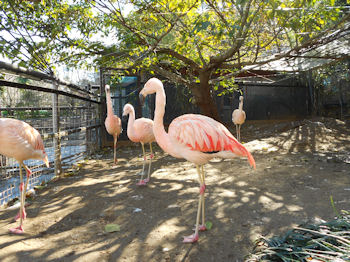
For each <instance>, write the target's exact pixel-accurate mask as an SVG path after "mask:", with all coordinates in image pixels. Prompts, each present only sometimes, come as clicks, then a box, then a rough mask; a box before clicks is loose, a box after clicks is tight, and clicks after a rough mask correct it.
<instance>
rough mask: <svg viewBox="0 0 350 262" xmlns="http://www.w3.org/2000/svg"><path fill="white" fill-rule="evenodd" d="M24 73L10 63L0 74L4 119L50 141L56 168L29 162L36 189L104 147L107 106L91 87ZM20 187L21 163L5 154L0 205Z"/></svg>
mask: <svg viewBox="0 0 350 262" xmlns="http://www.w3.org/2000/svg"><path fill="white" fill-rule="evenodd" d="M2 65H3V64H2V63H0V70H1V69H3V67H2ZM18 71H19V69H18V68H17V69H13V70H12V68H9V66H8V65H7V66H6V71H3V70H1V71H0V76H1V79H0V117H3V118H4V117H6V118H15V119H18V120H22V121H24V122H26V123H28V124H30V125H31V126H32V127H34V128H36V129H37V130H38V131H39V133H40V134H41V137H42V139H43V141H44V146H45V151H46V152H47V154H48V158H49V162H50V167H49V168H47V167H46V166H45V165H44V163H43V162H42V161H39V160H27V161H24V163H25V164H26V165H27V166H28V167H29V168H30V169H31V170H32V172H33V173H32V175H31V176H30V178H29V181H28V188H27V190H31V189H33V188H34V186H36V185H40V184H43V183H46V182H47V181H49V180H51V179H52V178H53V177H55V176H63V174H64V171H65V170H66V169H68V168H71V167H72V165H73V164H75V163H77V161H80V160H83V159H84V157H85V156H87V155H89V154H91V153H92V152H94V151H95V150H96V149H99V148H100V146H101V140H100V133H101V120H100V116H101V114H100V111H101V108H100V105H101V102H100V97H99V95H98V94H95V93H93V92H92V91H91V90H89V89H88V88H81V87H79V86H75V85H72V84H68V83H67V84H66V83H64V82H62V81H59V80H57V79H50V77H48V76H45V75H43V74H42V75H41V73H39V72H34V73H27V72H18ZM38 76H39V77H38ZM0 146H1V145H0ZM25 179H26V178H25ZM18 186H19V164H18V163H17V161H16V160H14V159H11V158H7V157H5V156H3V155H0V205H3V204H5V203H7V202H8V201H10V200H12V199H14V198H15V197H17V196H19V188H18Z"/></svg>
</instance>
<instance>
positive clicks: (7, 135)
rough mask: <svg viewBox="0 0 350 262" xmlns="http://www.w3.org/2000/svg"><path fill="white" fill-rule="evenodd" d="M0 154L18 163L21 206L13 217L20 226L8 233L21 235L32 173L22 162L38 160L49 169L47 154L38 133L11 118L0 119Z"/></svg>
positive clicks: (25, 124)
mask: <svg viewBox="0 0 350 262" xmlns="http://www.w3.org/2000/svg"><path fill="white" fill-rule="evenodd" d="M0 154H2V155H4V156H7V157H12V158H14V159H16V160H17V161H18V163H19V174H20V186H19V190H20V193H21V195H20V201H21V206H20V210H19V214H18V215H17V216H16V217H15V220H17V219H18V218H20V224H19V227H16V228H11V229H10V232H12V233H15V234H22V233H23V232H24V230H23V226H22V225H23V220H24V219H25V218H26V216H27V215H26V211H25V208H24V204H25V194H26V190H27V186H28V181H29V177H30V175H31V173H32V172H31V171H30V169H29V168H28V167H27V166H26V165H25V164H24V163H23V161H24V160H28V159H39V160H43V161H44V162H45V164H46V166H47V167H49V161H48V158H47V154H46V153H45V149H44V143H43V140H42V139H41V136H40V134H39V132H38V131H37V130H36V129H35V128H33V127H31V126H30V125H29V124H27V123H25V122H23V121H20V120H16V119H11V118H0ZM22 166H23V167H24V168H25V170H26V173H27V180H26V184H25V185H23V178H22Z"/></svg>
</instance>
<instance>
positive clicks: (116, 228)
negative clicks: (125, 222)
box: [105, 224, 120, 233]
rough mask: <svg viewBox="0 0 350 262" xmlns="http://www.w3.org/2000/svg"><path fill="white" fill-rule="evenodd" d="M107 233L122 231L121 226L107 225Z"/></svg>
mask: <svg viewBox="0 0 350 262" xmlns="http://www.w3.org/2000/svg"><path fill="white" fill-rule="evenodd" d="M105 231H106V232H108V233H111V232H117V231H120V225H118V224H107V225H106V226H105Z"/></svg>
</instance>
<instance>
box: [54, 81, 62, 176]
mask: <svg viewBox="0 0 350 262" xmlns="http://www.w3.org/2000/svg"><path fill="white" fill-rule="evenodd" d="M53 89H55V90H58V83H57V82H54V83H53ZM58 106H59V105H58V94H57V93H54V94H52V131H53V133H54V134H55V136H54V138H53V148H54V155H55V176H56V177H60V176H61V175H62V166H61V137H60V135H59V130H60V111H59V107H58Z"/></svg>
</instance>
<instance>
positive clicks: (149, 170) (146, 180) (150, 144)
mask: <svg viewBox="0 0 350 262" xmlns="http://www.w3.org/2000/svg"><path fill="white" fill-rule="evenodd" d="M149 148H150V151H151V155H150V158H151V159H150V162H149V166H148V176H147V179H145V180H144V181H145V182H146V183H147V182H149V180H150V174H151V166H152V159H153V156H154V155H153V150H152V142H151V143H149Z"/></svg>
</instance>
